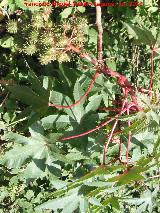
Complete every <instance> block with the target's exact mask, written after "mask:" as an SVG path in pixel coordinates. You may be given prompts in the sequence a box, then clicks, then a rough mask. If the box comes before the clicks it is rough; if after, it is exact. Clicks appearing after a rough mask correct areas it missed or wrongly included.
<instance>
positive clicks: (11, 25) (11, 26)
mask: <svg viewBox="0 0 160 213" xmlns="http://www.w3.org/2000/svg"><path fill="white" fill-rule="evenodd" d="M7 31H8V32H9V33H13V34H15V33H17V31H18V22H17V21H16V20H9V21H8V23H7Z"/></svg>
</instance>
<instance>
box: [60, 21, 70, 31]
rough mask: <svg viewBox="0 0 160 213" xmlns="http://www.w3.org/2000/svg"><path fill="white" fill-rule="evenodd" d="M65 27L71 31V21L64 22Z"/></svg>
mask: <svg viewBox="0 0 160 213" xmlns="http://www.w3.org/2000/svg"><path fill="white" fill-rule="evenodd" d="M62 26H63V29H64V30H65V31H69V30H71V28H72V27H71V24H70V23H69V22H64V23H63V25H62Z"/></svg>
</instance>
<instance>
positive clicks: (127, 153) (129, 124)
mask: <svg viewBox="0 0 160 213" xmlns="http://www.w3.org/2000/svg"><path fill="white" fill-rule="evenodd" d="M127 115H129V108H127ZM128 126H129V127H130V126H131V122H130V121H128ZM131 136H132V135H131V131H129V133H128V143H127V150H126V163H127V164H128V156H129V148H130V145H131Z"/></svg>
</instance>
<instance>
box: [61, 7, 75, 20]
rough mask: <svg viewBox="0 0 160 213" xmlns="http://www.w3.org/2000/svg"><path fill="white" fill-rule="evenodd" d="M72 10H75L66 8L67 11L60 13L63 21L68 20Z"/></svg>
mask: <svg viewBox="0 0 160 213" xmlns="http://www.w3.org/2000/svg"><path fill="white" fill-rule="evenodd" d="M72 10H73V8H72V7H68V8H65V9H64V10H63V11H62V12H61V13H60V15H61V17H62V19H63V18H68V16H69V15H71V13H72Z"/></svg>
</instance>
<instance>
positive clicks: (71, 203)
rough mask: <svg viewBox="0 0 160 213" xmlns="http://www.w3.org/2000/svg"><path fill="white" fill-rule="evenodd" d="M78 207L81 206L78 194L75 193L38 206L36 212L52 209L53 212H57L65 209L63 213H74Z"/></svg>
mask: <svg viewBox="0 0 160 213" xmlns="http://www.w3.org/2000/svg"><path fill="white" fill-rule="evenodd" d="M78 205H79V197H78V196H77V193H73V194H71V195H68V196H65V197H63V198H57V199H54V200H49V201H47V202H45V203H43V204H41V205H39V206H37V207H36V210H38V209H43V210H45V209H52V210H54V211H56V210H58V209H63V211H62V212H63V213H64V212H66V213H68V212H74V211H75V210H76V209H77V207H78ZM68 207H69V208H68ZM66 210H67V211H66Z"/></svg>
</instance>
